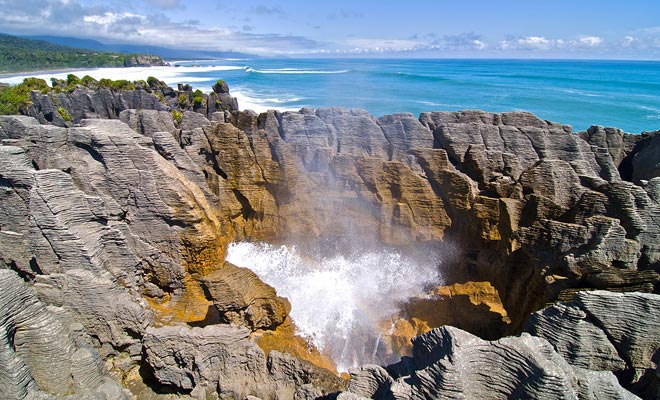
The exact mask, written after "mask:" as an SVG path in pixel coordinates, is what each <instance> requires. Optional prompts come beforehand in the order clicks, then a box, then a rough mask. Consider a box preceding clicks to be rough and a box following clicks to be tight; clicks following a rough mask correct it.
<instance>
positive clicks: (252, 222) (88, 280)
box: [0, 82, 660, 398]
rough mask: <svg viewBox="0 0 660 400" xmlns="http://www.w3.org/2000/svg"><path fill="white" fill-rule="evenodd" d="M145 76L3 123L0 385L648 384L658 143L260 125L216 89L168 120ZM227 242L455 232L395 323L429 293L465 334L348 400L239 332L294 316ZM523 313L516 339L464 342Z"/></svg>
mask: <svg viewBox="0 0 660 400" xmlns="http://www.w3.org/2000/svg"><path fill="white" fill-rule="evenodd" d="M148 86H149V90H150V91H151V92H149V91H148V90H147V88H143V89H136V90H134V91H125V92H122V91H112V90H110V89H107V90H102V89H99V90H97V91H95V90H92V89H90V88H76V89H75V90H74V91H73V92H72V93H60V94H55V93H50V94H45V95H38V94H36V93H33V100H34V103H35V107H34V108H33V109H32V111H31V112H32V113H33V114H32V115H34V117H36V119H35V118H32V117H29V116H9V117H0V143H1V146H0V268H2V269H0V273H2V279H1V280H0V285H2V291H0V301H2V302H3V306H2V307H0V313H1V314H0V322H1V323H2V325H0V326H2V327H3V329H2V330H0V337H2V339H3V341H4V343H5V344H4V345H3V346H2V350H0V351H1V353H0V357H2V359H3V360H6V362H5V361H3V362H2V363H0V388H1V389H2V390H1V392H2V393H3V394H4V393H8V395H7V396H9V397H11V398H29V397H30V396H35V395H40V394H39V393H40V392H42V393H43V394H44V395H46V394H50V395H52V396H65V395H69V394H80V395H87V394H89V395H90V396H92V395H93V394H94V393H105V394H106V396H108V398H123V396H126V395H127V394H126V393H124V392H123V391H122V390H121V389H120V386H119V383H122V384H123V385H127V386H130V384H129V383H130V380H131V379H138V380H140V381H142V380H143V379H144V381H145V382H151V383H149V384H151V385H152V386H153V387H154V388H161V389H162V388H167V390H169V391H172V392H173V393H170V394H171V395H172V396H174V395H177V396H184V397H185V396H193V397H195V396H196V397H197V398H203V397H204V396H206V395H209V396H211V395H212V394H213V395H217V393H219V394H221V395H227V396H238V397H245V396H256V397H260V398H276V397H277V398H316V397H318V396H321V395H323V394H328V393H332V392H340V391H344V392H342V393H341V394H340V395H339V398H359V397H360V396H362V397H376V398H393V397H394V398H429V397H448V398H454V397H468V398H470V397H475V398H476V397H480V398H482V397H483V398H505V397H510V396H513V397H516V396H518V397H521V396H522V397H534V398H556V397H567V398H629V397H631V396H632V392H634V393H635V394H637V395H640V396H644V397H647V398H653V396H657V394H658V389H657V388H658V379H657V371H658V370H657V368H658V340H657V338H658V324H657V321H656V320H655V319H654V317H649V316H655V315H658V311H659V307H660V306H659V305H658V300H657V296H658V291H659V290H660V285H659V273H660V205H659V201H660V180H659V179H660V177H657V176H656V175H657V174H656V173H655V172H653V165H655V164H657V162H658V160H657V159H656V158H657V157H656V156H657V154H656V153H657V152H656V151H655V150H656V149H655V147H657V146H656V142H657V136H656V135H654V134H646V135H641V136H639V137H637V136H634V135H628V134H625V133H623V132H621V131H619V130H616V129H609V128H607V129H606V128H601V127H592V128H591V129H589V130H588V131H587V132H583V133H580V134H574V133H572V131H571V128H570V127H568V126H565V125H561V124H557V123H552V122H548V121H543V120H540V119H538V118H537V117H535V116H533V115H531V114H529V113H520V112H516V113H502V114H492V113H486V112H481V111H463V112H457V113H443V112H436V113H425V114H422V115H421V116H420V117H419V118H415V117H414V116H412V115H410V114H395V115H390V116H384V117H381V118H375V117H373V116H371V115H369V114H368V113H366V112H365V111H361V110H347V109H338V108H332V109H321V110H310V109H303V110H301V111H300V112H287V113H279V112H275V111H269V112H268V113H263V114H260V115H257V114H255V113H253V112H249V111H246V112H238V111H236V108H237V107H235V106H236V105H235V104H233V103H232V101H231V99H230V98H227V96H229V93H228V89H227V88H226V87H225V86H226V85H222V84H221V83H218V85H217V87H216V88H214V92H213V93H212V94H211V95H210V96H207V98H208V99H211V97H212V96H215V97H214V100H213V104H214V105H215V104H217V105H218V107H219V108H218V109H217V110H216V109H213V110H211V109H209V108H208V103H207V107H206V108H204V109H203V110H202V109H198V110H197V111H199V112H193V111H191V110H193V109H194V107H195V106H194V105H193V104H190V107H188V108H184V109H182V112H181V115H180V119H178V120H177V119H175V118H173V116H172V113H171V112H170V111H171V109H172V108H171V105H167V104H169V103H168V101H169V100H166V102H165V103H167V104H165V103H163V102H161V101H160V99H159V97H158V96H157V95H156V94H155V93H156V92H158V93H160V94H161V95H162V96H163V97H164V98H166V99H176V96H177V92H176V91H174V90H173V89H171V88H167V87H166V86H164V85H160V84H158V82H150V83H149V85H148ZM179 89H180V90H179V92H185V93H189V92H190V93H192V92H191V89H190V88H188V87H181V88H179ZM216 97H217V99H216ZM229 97H230V96H229ZM215 100H217V102H216V101H215ZM177 101H178V99H177ZM209 101H210V100H209ZM56 102H57V103H59V105H57V104H56ZM57 107H65V108H66V109H67V110H69V113H70V114H71V115H72V116H73V117H74V118H73V120H72V121H64V120H62V121H59V120H58V119H57V116H56V115H60V114H59V113H57V112H56V111H57ZM168 107H169V108H168ZM198 108H199V107H198ZM138 109H139V110H138ZM49 110H50V111H49ZM53 111H54V113H51V112H53ZM49 113H50V114H49ZM48 115H51V118H50V119H49V118H48ZM60 117H61V115H60ZM90 118H91V119H90ZM40 122H41V123H40ZM55 125H59V126H55ZM654 163H655V164H654ZM338 210H341V212H338ZM356 238H359V240H356ZM246 239H247V240H254V241H258V240H267V241H271V242H274V243H278V242H279V243H282V242H292V243H299V244H300V245H301V247H304V246H309V247H312V248H318V249H320V251H321V252H324V251H325V252H332V251H336V250H337V249H348V250H349V251H356V249H357V248H358V247H359V248H368V247H369V246H370V245H373V244H385V245H389V246H395V247H397V248H402V249H405V248H406V246H411V245H412V244H415V245H416V246H418V245H419V246H428V248H430V249H434V248H448V247H446V246H447V244H451V246H450V247H451V249H453V250H452V251H453V253H452V257H450V258H449V259H448V260H447V261H446V262H445V263H444V264H443V275H444V277H445V280H446V282H445V284H446V285H447V286H446V287H445V289H440V288H438V289H437V290H435V291H431V292H429V293H428V294H427V298H426V299H425V300H424V301H421V300H420V301H419V302H418V303H419V304H418V305H417V306H415V304H414V302H412V301H411V303H410V305H408V306H409V307H412V308H411V309H410V310H409V311H410V313H409V314H410V315H411V316H414V317H415V318H416V319H415V320H413V318H412V317H411V319H410V321H408V322H407V323H409V324H410V326H411V327H410V329H409V330H411V331H414V335H418V334H422V333H424V332H427V331H429V330H430V329H431V328H434V327H435V326H432V325H434V324H431V325H429V322H430V321H432V320H433V316H432V315H429V316H425V317H422V316H424V315H426V314H425V313H427V311H428V310H431V309H432V308H433V307H432V304H434V303H433V302H434V301H438V302H439V301H443V302H447V304H448V305H447V306H446V307H445V308H447V309H452V310H454V312H455V315H454V316H452V321H451V322H452V323H455V324H456V325H457V326H458V328H463V329H467V330H470V331H471V332H472V333H468V332H465V331H464V330H460V329H458V328H450V327H444V328H437V329H433V330H431V331H430V332H427V333H424V334H423V335H421V336H419V337H418V338H417V339H414V341H413V347H412V357H410V358H405V357H404V359H403V360H402V361H401V363H399V364H396V365H394V366H390V367H388V368H384V367H379V366H375V365H373V366H364V367H363V368H361V369H358V370H354V371H352V373H351V381H350V383H349V384H348V391H345V389H346V388H345V384H346V383H345V382H344V381H342V380H340V379H339V378H337V377H336V376H335V375H333V374H332V373H330V372H327V371H326V370H322V369H319V368H318V367H316V366H314V365H312V364H310V363H307V362H305V361H301V360H299V359H297V358H295V357H293V356H290V355H288V354H286V353H282V352H280V351H278V349H277V348H272V349H269V352H268V354H266V353H265V352H264V351H263V350H262V349H260V348H259V347H258V345H256V344H255V343H256V340H255V337H256V336H258V335H262V334H263V333H264V332H270V331H275V330H278V329H281V327H282V326H288V324H289V323H290V321H288V320H287V314H288V312H289V307H290V305H289V304H288V301H287V300H286V299H283V298H281V297H278V296H277V293H276V292H275V290H274V289H272V288H271V287H269V286H268V285H266V284H264V283H263V282H261V281H260V280H259V279H258V277H256V275H254V274H252V273H251V272H250V271H248V270H243V269H240V268H238V267H234V266H231V265H230V264H224V256H225V250H226V246H227V245H228V243H230V242H232V241H236V240H246ZM443 246H445V247H443ZM358 250H359V249H358ZM477 283H478V284H477ZM474 287H477V288H480V289H478V290H477V289H475V290H477V291H481V292H483V293H481V294H479V293H471V292H470V290H472V289H470V288H474ZM486 289H487V290H486ZM593 289H600V290H601V291H597V292H584V290H593ZM603 290H605V291H603ZM612 292H635V293H630V294H628V293H626V294H617V293H612ZM576 293H577V295H575V294H576ZM574 295H575V297H574V298H573V296H574ZM480 296H481V297H480ZM571 299H573V300H572V301H571ZM558 300H564V301H566V302H564V303H557V304H556V305H553V306H550V307H549V308H545V309H544V310H543V311H539V312H538V313H536V314H534V315H533V316H532V318H531V319H529V321H528V316H529V315H530V313H532V312H535V311H537V310H539V309H541V308H543V307H544V306H546V305H547V304H548V303H553V302H557V301H558ZM415 307H416V308H415ZM440 308H442V307H440ZM477 308H478V309H479V310H480V311H479V312H480V314H479V315H480V316H479V317H478V318H476V317H475V318H473V319H471V320H470V321H468V322H462V320H461V318H459V317H458V316H460V315H461V313H470V312H471V310H475V309H477ZM404 309H405V307H404ZM230 323H231V324H233V325H228V324H230ZM439 323H446V322H439ZM402 324H403V323H402ZM404 325H405V324H404ZM402 326H403V325H402ZM523 326H526V328H525V329H526V330H527V332H529V333H531V334H532V335H533V336H532V335H529V334H523V335H522V336H519V337H510V338H504V339H499V340H493V341H490V342H489V341H485V340H483V339H481V338H479V337H477V336H474V335H473V334H479V335H480V336H482V337H486V338H488V339H496V338H497V337H501V336H502V335H505V334H511V333H516V334H517V333H518V332H519V331H520V330H521V329H522V328H523ZM287 329H288V328H287ZM255 335H256V336H255ZM414 335H410V336H414ZM266 336H267V335H266ZM402 337H407V336H402ZM406 340H407V339H406ZM53 360H57V362H58V363H59V364H58V365H62V366H63V367H62V368H61V369H59V370H57V371H51V370H52V369H53V368H51V367H50V365H51V364H50V362H51V361H53ZM109 360H113V361H111V362H110V361H109ZM118 360H122V361H121V362H119V361H118ZM104 362H106V366H105V367H104V365H103V364H104ZM104 368H105V369H104ZM49 371H51V372H49ZM136 371H143V374H147V375H149V376H151V377H152V378H151V380H150V379H147V378H145V376H146V375H145V376H142V375H140V374H138V373H137V372H136ZM145 371H146V372H145ZM240 371H242V372H240ZM110 376H112V377H113V378H114V379H115V380H116V382H115V381H113V380H111V379H110V378H109V377H110ZM81 382H82V383H81ZM624 387H625V389H624ZM493 388H495V389H493ZM630 391H632V392H630ZM113 396H114V397H113ZM356 396H357V397H356Z"/></svg>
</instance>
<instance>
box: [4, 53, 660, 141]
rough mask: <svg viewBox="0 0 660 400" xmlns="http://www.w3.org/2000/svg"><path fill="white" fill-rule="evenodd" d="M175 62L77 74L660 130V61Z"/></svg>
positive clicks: (336, 102)
mask: <svg viewBox="0 0 660 400" xmlns="http://www.w3.org/2000/svg"><path fill="white" fill-rule="evenodd" d="M173 64H174V65H176V66H177V67H152V68H130V69H126V68H122V69H99V70H93V71H78V72H76V74H78V75H79V76H83V75H84V74H87V73H89V74H90V75H92V76H94V77H95V78H97V79H98V78H103V77H106V78H113V79H130V80H136V79H146V78H147V76H149V75H153V76H156V77H158V78H159V79H162V80H164V81H165V82H167V83H168V84H170V85H174V86H176V84H177V83H190V84H192V85H193V87H195V88H196V89H197V88H199V89H201V90H203V91H210V89H211V85H212V84H213V83H215V81H216V80H217V79H224V80H226V81H227V82H228V83H229V86H230V89H231V92H232V94H233V95H235V96H236V97H237V98H238V101H239V107H241V108H252V109H254V110H255V111H259V112H261V111H264V110H266V109H268V108H277V109H285V110H298V109H299V108H301V107H313V108H318V107H330V106H341V107H357V108H364V109H366V110H368V111H369V112H371V113H372V114H374V115H376V116H381V115H383V114H391V113H397V112H411V113H414V114H416V115H417V114H419V113H421V112H425V111H458V110H464V109H482V110H486V111H491V112H502V111H514V110H525V111H531V112H533V113H534V114H536V115H538V116H539V117H540V118H543V119H546V120H551V121H556V122H561V123H565V124H569V125H572V126H573V129H574V130H575V131H579V130H584V129H587V128H588V127H589V126H591V125H604V126H612V127H618V128H621V129H623V130H625V131H626V132H631V133H640V132H642V131H651V130H658V129H660V62H648V61H647V62H645V61H575V60H561V61H559V60H447V59H440V60H437V59H436V60H419V59H389V60H388V59H266V58H257V59H240V60H214V61H185V62H175V63H173ZM50 76H52V75H43V77H44V78H46V79H48V78H49V77H50ZM65 76H66V73H64V74H60V77H65ZM0 80H2V81H9V82H13V83H18V82H20V80H22V78H21V77H14V78H13V80H12V79H0Z"/></svg>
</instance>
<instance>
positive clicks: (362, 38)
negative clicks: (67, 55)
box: [0, 0, 660, 60]
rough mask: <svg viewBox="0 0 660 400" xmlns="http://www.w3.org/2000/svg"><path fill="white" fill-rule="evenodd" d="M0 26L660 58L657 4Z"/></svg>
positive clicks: (232, 42)
mask: <svg viewBox="0 0 660 400" xmlns="http://www.w3.org/2000/svg"><path fill="white" fill-rule="evenodd" d="M0 32H3V33H9V34H15V35H55V36H70V37H78V38H88V39H96V40H99V41H101V42H104V43H118V42H121V43H135V44H144V45H145V46H149V45H153V46H156V45H158V46H164V47H173V48H185V49H199V50H214V51H230V50H231V51H240V52H246V53H252V54H258V55H263V56H310V57H312V56H313V57H321V56H335V57H339V56H347V57H350V56H354V57H447V58H463V57H478V58H587V59H599V58H607V59H646V60H660V0H627V1H623V0H617V1H614V0H598V1H595V0H570V1H568V0H552V1H546V0H526V1H518V0H500V1H498V0H462V1H448V0H398V1H389V0H380V1H373V0H365V1H358V0H329V1H328V0H326V1H313V0H304V1H303V0H290V1H286V0H280V1H276V2H275V1H267V0H241V1H233V0H199V1H184V0H115V1H112V0H105V1H99V0H0Z"/></svg>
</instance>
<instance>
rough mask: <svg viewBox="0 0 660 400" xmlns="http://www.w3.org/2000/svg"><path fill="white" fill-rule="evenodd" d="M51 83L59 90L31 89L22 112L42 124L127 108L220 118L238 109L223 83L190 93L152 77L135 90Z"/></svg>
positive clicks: (107, 115)
mask: <svg viewBox="0 0 660 400" xmlns="http://www.w3.org/2000/svg"><path fill="white" fill-rule="evenodd" d="M145 57H146V56H145ZM142 58H143V57H138V58H135V57H134V59H131V60H130V62H131V63H135V65H127V66H137V65H140V63H141V62H144V61H146V60H143V59H142ZM58 85H61V86H58ZM54 86H56V87H57V88H58V89H60V90H52V91H48V92H47V93H42V92H38V91H33V92H32V93H31V94H30V100H31V102H32V105H31V106H29V107H27V108H26V110H25V114H26V115H29V116H32V117H34V118H36V119H37V120H39V122H41V123H49V124H53V125H57V126H62V127H65V126H73V125H74V124H79V123H80V121H82V120H83V119H87V118H102V119H117V118H119V114H120V113H121V112H122V111H126V110H155V111H167V112H171V111H175V112H182V111H195V112H199V113H202V114H204V115H207V116H208V117H209V118H210V117H211V115H212V114H214V113H218V114H219V115H223V117H222V120H223V121H224V112H225V111H227V112H232V111H237V110H238V103H237V101H236V98H234V97H231V95H230V94H229V89H228V87H226V86H227V84H226V83H225V84H224V87H223V86H222V85H221V86H220V87H219V88H215V87H214V92H212V93H211V94H208V95H207V94H204V93H202V92H201V91H200V92H193V90H192V87H191V86H190V85H180V86H179V88H178V89H179V90H174V89H172V88H171V87H169V86H167V85H166V84H165V83H164V82H162V81H159V80H157V79H153V78H150V79H149V80H148V82H144V81H139V82H135V83H134V84H132V86H133V87H135V89H132V88H121V87H117V88H113V87H111V86H104V85H102V84H100V83H99V82H96V81H93V82H88V83H86V84H82V82H81V83H80V84H76V85H75V86H74V87H73V88H71V87H70V85H68V84H67V82H66V81H57V80H55V81H54ZM171 122H172V118H171V117H170V123H171Z"/></svg>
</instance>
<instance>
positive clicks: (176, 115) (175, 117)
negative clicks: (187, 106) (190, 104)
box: [171, 110, 183, 125]
mask: <svg viewBox="0 0 660 400" xmlns="http://www.w3.org/2000/svg"><path fill="white" fill-rule="evenodd" d="M171 114H172V121H174V123H175V124H176V125H179V124H180V123H181V121H182V120H183V113H181V111H178V110H172V113H171Z"/></svg>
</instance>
